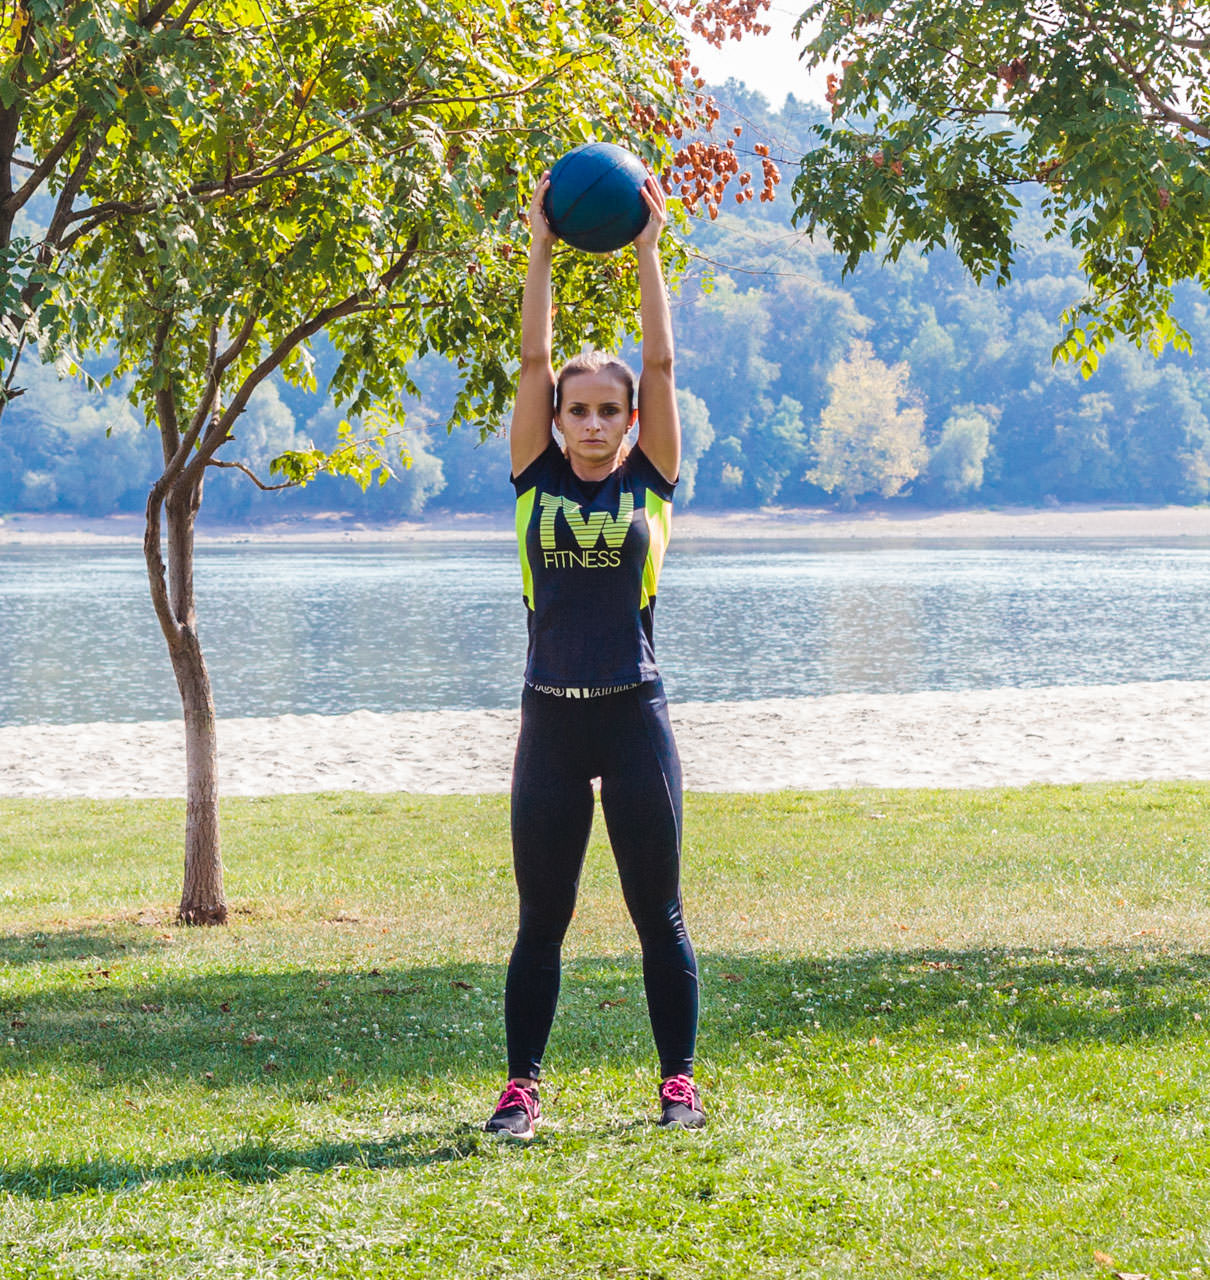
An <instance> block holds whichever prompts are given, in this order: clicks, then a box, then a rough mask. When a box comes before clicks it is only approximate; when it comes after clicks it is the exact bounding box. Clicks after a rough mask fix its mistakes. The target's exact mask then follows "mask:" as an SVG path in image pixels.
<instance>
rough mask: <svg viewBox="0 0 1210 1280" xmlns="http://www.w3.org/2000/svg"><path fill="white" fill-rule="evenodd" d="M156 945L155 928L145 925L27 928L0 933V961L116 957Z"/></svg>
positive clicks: (15, 964)
mask: <svg viewBox="0 0 1210 1280" xmlns="http://www.w3.org/2000/svg"><path fill="white" fill-rule="evenodd" d="M156 945H157V942H156V939H155V931H154V930H152V929H150V928H146V927H134V926H129V927H121V926H119V927H117V928H91V929H29V930H26V931H25V932H23V933H0V964H4V965H11V966H12V967H13V968H18V967H20V966H23V965H31V964H59V963H60V962H61V961H64V960H104V959H106V958H107V957H108V958H113V959H115V960H116V959H118V958H119V957H122V956H129V955H137V954H138V953H139V952H140V951H149V950H151V949H152V948H153V947H154V946H156Z"/></svg>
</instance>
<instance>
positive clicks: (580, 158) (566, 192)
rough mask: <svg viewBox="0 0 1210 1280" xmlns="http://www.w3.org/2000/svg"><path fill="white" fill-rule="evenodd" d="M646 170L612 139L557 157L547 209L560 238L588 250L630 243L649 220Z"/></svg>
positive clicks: (608, 248)
mask: <svg viewBox="0 0 1210 1280" xmlns="http://www.w3.org/2000/svg"><path fill="white" fill-rule="evenodd" d="M646 181H647V170H646V169H645V168H644V167H643V162H642V161H641V160H640V159H639V158H638V156H636V155H633V154H632V153H631V152H629V151H627V150H626V148H625V147H619V146H615V145H614V144H613V143H612V142H588V143H585V145H584V146H582V147H576V149H575V150H574V151H569V152H568V153H567V154H566V155H565V156H560V157H559V159H558V160H556V161H555V164H554V167H553V168H552V169H551V171H550V189H549V190H548V191H547V193H546V200H545V202H544V204H543V210H544V212H545V213H546V220H547V222H549V223H550V227H551V230H552V231H553V232H554V233H555V234H556V235H557V236H558V237H559V239H560V240H566V241H567V243H568V244H569V245H572V246H573V247H574V248H576V249H583V250H585V251H586V252H587V253H609V252H611V251H612V250H614V249H620V248H621V247H622V246H623V245H624V244H629V243H630V242H631V241H632V240H633V239H634V238H635V236H637V235H638V234H639V232H640V231H642V229H643V228H644V227H645V226H646V225H647V219H648V217H649V216H650V210H649V209H648V208H647V205H646V204H645V203H644V201H643V197H642V195H640V192H641V191H642V189H643V183H644V182H646Z"/></svg>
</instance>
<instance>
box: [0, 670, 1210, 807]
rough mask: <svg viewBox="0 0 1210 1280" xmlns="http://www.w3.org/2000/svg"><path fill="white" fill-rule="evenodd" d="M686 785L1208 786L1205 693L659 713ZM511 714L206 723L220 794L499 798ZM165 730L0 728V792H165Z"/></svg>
mask: <svg viewBox="0 0 1210 1280" xmlns="http://www.w3.org/2000/svg"><path fill="white" fill-rule="evenodd" d="M673 721H674V724H675V726H676V730H677V738H678V741H679V744H680V751H681V757H682V760H683V764H684V771H685V785H686V786H687V787H688V788H689V789H691V790H698V791H772V790H780V789H783V788H791V789H805V790H821V789H827V788H832V787H997V786H1023V785H1026V784H1028V783H1034V782H1051V783H1071V782H1094V781H1126V780H1134V779H1148V778H1154V779H1160V778H1178V779H1179V778H1190V779H1196V778H1210V681H1185V682H1181V681H1171V682H1159V683H1140V684H1124V685H1098V686H1085V687H1071V688H1052V689H997V690H983V691H972V692H960V693H913V694H900V695H888V694H884V695H877V696H874V695H861V694H838V695H833V696H829V697H820V698H772V699H764V700H760V701H753V702H715V703H704V702H700V703H685V704H682V705H680V706H675V707H674V708H673ZM516 729H517V720H516V714H515V713H514V712H512V711H429V712H414V713H399V714H393V715H384V714H378V713H374V712H369V711H361V712H356V713H354V714H352V715H343V716H278V717H272V718H265V719H247V720H224V721H222V722H220V728H219V746H220V757H221V770H222V782H221V785H222V790H223V793H224V794H226V795H232V796H234V795H267V794H274V793H287V792H307V791H340V790H355V791H371V792H373V791H408V792H431V793H484V792H500V791H506V790H507V789H508V781H509V770H510V766H511V763H512V751H513V743H514V740H515V737H516ZM182 738H183V735H182V730H181V726H180V724H179V722H177V721H153V722H147V723H142V724H85V725H57V726H46V725H36V726H24V727H7V728H0V796H10V797H12V796H48V797H52V796H53V797H64V796H89V797H98V798H108V797H122V796H131V797H150V796H178V795H180V794H181V792H182V785H183V779H184V748H183V742H182Z"/></svg>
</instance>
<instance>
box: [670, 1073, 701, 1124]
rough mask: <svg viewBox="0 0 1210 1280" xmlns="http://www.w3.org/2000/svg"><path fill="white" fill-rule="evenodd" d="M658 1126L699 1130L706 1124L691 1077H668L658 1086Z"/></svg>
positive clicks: (699, 1099) (699, 1098)
mask: <svg viewBox="0 0 1210 1280" xmlns="http://www.w3.org/2000/svg"><path fill="white" fill-rule="evenodd" d="M660 1107H661V1113H660V1124H666V1125H671V1126H672V1127H673V1128H676V1129H700V1128H702V1126H703V1125H704V1124H705V1123H706V1117H705V1116H704V1115H703V1114H702V1100H701V1097H700V1095H699V1094H698V1091H697V1086H696V1085H695V1084H694V1083H693V1079H692V1077H691V1076H670V1077H669V1078H668V1079H667V1080H665V1081H664V1083H663V1084H662V1085H660Z"/></svg>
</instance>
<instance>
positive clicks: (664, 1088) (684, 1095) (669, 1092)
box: [660, 1076, 697, 1111]
mask: <svg viewBox="0 0 1210 1280" xmlns="http://www.w3.org/2000/svg"><path fill="white" fill-rule="evenodd" d="M660 1101H661V1102H679V1103H681V1105H682V1106H686V1107H688V1108H689V1109H690V1110H691V1111H696V1110H697V1090H696V1089H695V1088H694V1087H693V1081H692V1080H691V1079H690V1078H689V1077H688V1076H672V1077H671V1078H670V1079H668V1080H665V1081H664V1083H663V1084H662V1085H661V1086H660Z"/></svg>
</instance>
